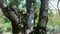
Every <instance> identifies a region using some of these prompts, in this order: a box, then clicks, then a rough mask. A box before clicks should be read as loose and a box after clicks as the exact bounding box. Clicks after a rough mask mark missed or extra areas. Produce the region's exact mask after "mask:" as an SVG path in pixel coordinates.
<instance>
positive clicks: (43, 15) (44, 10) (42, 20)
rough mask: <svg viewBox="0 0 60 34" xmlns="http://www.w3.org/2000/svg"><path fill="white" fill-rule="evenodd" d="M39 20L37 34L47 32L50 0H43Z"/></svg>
mask: <svg viewBox="0 0 60 34" xmlns="http://www.w3.org/2000/svg"><path fill="white" fill-rule="evenodd" d="M39 15H40V16H39V22H38V25H37V30H36V34H47V33H46V27H47V21H48V0H41V8H40V14H39Z"/></svg>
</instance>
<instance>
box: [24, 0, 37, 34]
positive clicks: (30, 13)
mask: <svg viewBox="0 0 60 34" xmlns="http://www.w3.org/2000/svg"><path fill="white" fill-rule="evenodd" d="M35 4H36V0H26V8H27V26H26V30H25V34H30V33H31V34H33V30H34V16H35V8H36V7H35Z"/></svg>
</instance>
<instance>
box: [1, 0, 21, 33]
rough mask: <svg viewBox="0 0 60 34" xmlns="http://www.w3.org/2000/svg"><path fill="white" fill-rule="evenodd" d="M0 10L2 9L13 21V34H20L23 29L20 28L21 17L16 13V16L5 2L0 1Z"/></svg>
mask: <svg viewBox="0 0 60 34" xmlns="http://www.w3.org/2000/svg"><path fill="white" fill-rule="evenodd" d="M11 6H12V5H11ZM0 8H1V9H2V12H3V13H4V15H5V16H6V17H7V18H8V19H9V20H10V21H11V24H12V32H13V34H19V33H20V31H21V29H22V28H21V26H20V20H19V18H20V17H19V18H18V16H20V15H16V14H18V13H16V12H15V13H16V14H15V13H14V12H13V10H12V9H11V8H10V7H8V6H7V4H6V3H5V1H4V0H0ZM17 12H18V9H17Z"/></svg>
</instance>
